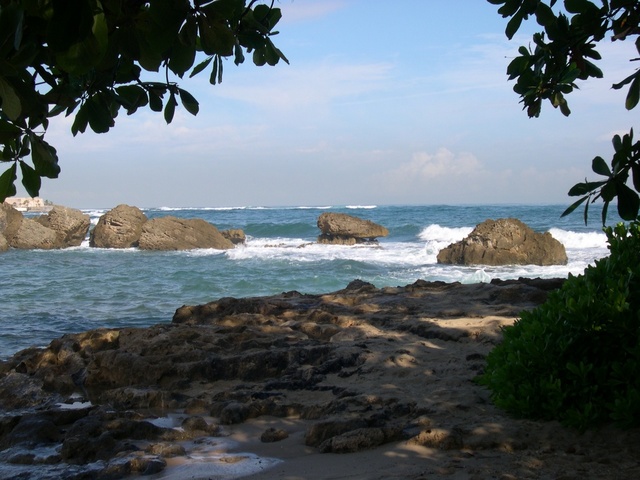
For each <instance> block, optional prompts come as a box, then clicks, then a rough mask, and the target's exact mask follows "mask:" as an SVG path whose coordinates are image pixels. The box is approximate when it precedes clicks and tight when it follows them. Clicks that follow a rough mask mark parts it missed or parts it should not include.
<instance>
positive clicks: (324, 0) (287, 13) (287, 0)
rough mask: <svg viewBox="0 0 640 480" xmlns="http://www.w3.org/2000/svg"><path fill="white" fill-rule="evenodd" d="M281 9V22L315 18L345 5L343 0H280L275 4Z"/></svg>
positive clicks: (286, 22)
mask: <svg viewBox="0 0 640 480" xmlns="http://www.w3.org/2000/svg"><path fill="white" fill-rule="evenodd" d="M276 6H277V7H278V8H280V9H281V10H282V23H283V24H284V25H286V24H288V23H296V22H302V21H308V20H317V19H319V18H322V17H324V16H326V15H329V14H330V13H333V12H335V11H337V10H341V9H342V8H344V7H345V2H344V1H343V0H315V1H310V0H306V1H305V0H282V1H280V2H279V3H278V5H276Z"/></svg>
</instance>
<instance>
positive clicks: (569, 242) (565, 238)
mask: <svg viewBox="0 0 640 480" xmlns="http://www.w3.org/2000/svg"><path fill="white" fill-rule="evenodd" d="M549 233H551V235H552V236H553V238H555V239H556V240H558V241H559V242H561V243H562V244H563V245H564V246H565V248H605V249H606V248H607V236H606V235H605V234H604V233H603V232H572V231H567V230H562V229H560V228H551V229H550V230H549Z"/></svg>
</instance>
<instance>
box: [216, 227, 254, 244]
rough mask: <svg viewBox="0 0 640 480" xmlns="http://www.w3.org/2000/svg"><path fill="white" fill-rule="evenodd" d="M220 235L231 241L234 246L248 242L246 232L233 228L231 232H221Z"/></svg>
mask: <svg viewBox="0 0 640 480" xmlns="http://www.w3.org/2000/svg"><path fill="white" fill-rule="evenodd" d="M220 233H221V234H222V236H223V237H224V238H226V239H227V240H229V241H230V242H231V243H233V244H234V245H241V244H243V243H245V242H246V241H247V237H246V235H245V234H244V231H242V230H240V229H239V228H233V229H230V230H220Z"/></svg>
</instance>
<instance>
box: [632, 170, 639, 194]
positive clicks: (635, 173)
mask: <svg viewBox="0 0 640 480" xmlns="http://www.w3.org/2000/svg"><path fill="white" fill-rule="evenodd" d="M631 173H632V174H633V188H635V189H636V191H637V192H640V165H639V164H637V163H634V164H633V165H632V167H631Z"/></svg>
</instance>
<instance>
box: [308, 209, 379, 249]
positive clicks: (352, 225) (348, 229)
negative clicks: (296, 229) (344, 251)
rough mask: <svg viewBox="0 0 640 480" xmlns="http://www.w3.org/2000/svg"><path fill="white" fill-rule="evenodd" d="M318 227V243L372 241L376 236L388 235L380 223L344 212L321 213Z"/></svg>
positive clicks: (348, 243)
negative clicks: (319, 231)
mask: <svg viewBox="0 0 640 480" xmlns="http://www.w3.org/2000/svg"><path fill="white" fill-rule="evenodd" d="M318 228H319V229H320V230H321V231H322V234H321V235H320V236H319V237H318V242H319V243H331V244H340V245H354V244H356V243H366V242H374V241H375V240H376V238H377V237H386V236H387V235H389V230H387V229H386V228H385V227H383V226H382V225H378V224H377V223H374V222H372V221H371V220H363V219H361V218H358V217H353V216H351V215H347V214H346V213H334V212H325V213H323V214H321V215H320V216H319V217H318Z"/></svg>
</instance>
